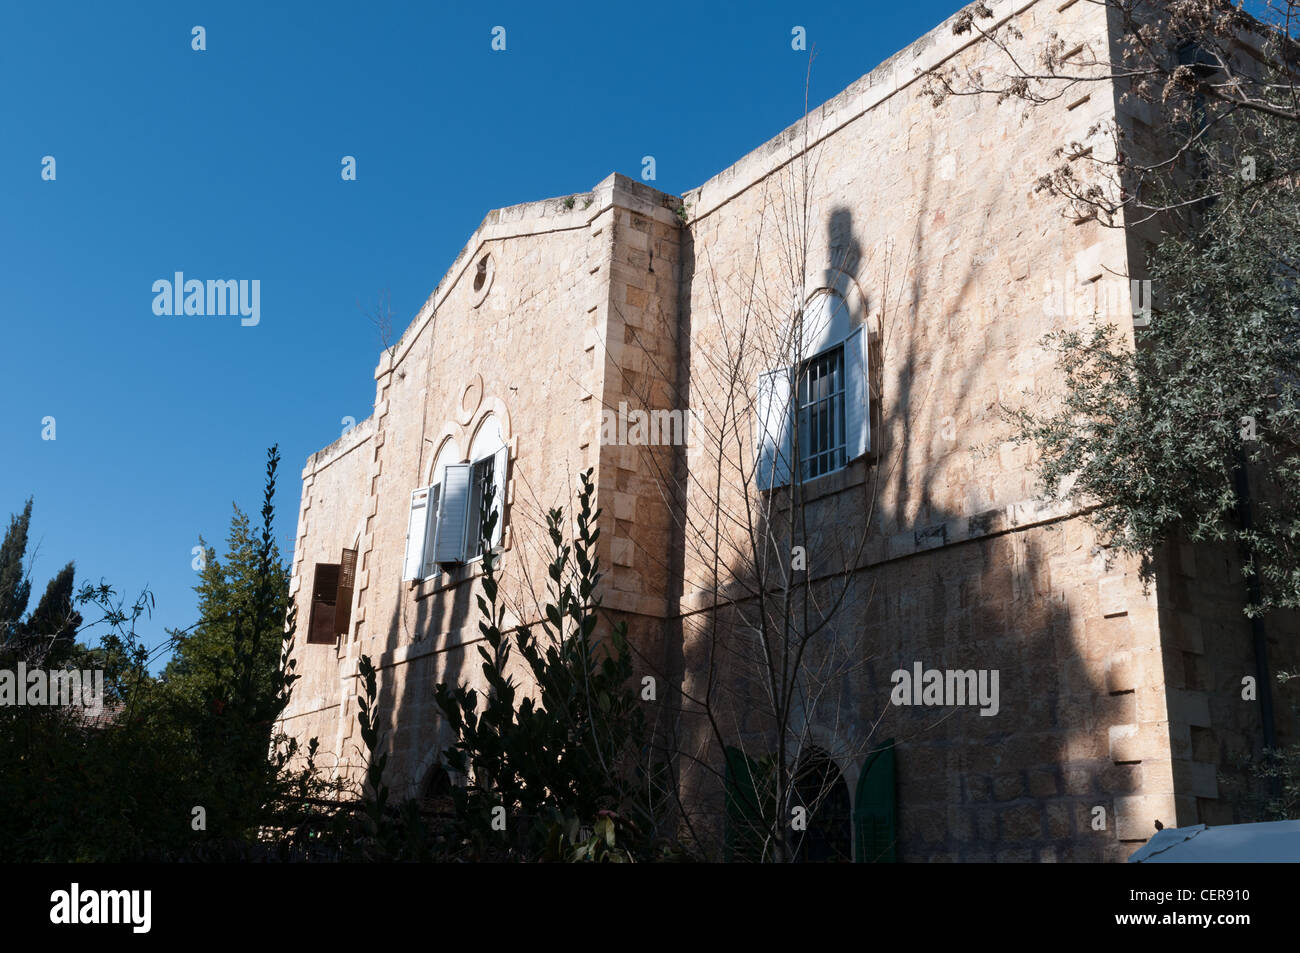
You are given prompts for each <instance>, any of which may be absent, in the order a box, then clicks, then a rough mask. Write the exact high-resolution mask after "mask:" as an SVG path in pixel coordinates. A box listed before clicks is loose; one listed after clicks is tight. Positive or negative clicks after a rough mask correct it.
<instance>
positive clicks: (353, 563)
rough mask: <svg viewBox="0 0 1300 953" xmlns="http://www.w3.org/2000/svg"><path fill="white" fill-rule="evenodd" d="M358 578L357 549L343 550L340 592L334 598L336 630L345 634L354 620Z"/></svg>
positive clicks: (340, 565)
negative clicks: (353, 606) (355, 592)
mask: <svg viewBox="0 0 1300 953" xmlns="http://www.w3.org/2000/svg"><path fill="white" fill-rule="evenodd" d="M356 580H357V551H356V550H355V549H345V550H343V557H342V559H340V560H339V585H338V593H337V595H336V596H335V598H334V620H335V621H334V631H335V632H337V633H338V634H339V635H341V636H343V637H344V639H346V638H347V635H348V625H349V623H351V622H352V590H353V588H354V587H355V586H356Z"/></svg>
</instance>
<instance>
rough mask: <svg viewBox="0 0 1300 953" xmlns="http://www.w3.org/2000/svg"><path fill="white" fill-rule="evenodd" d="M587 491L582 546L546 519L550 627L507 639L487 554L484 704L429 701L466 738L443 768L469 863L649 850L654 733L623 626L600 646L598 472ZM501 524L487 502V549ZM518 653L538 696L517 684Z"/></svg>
mask: <svg viewBox="0 0 1300 953" xmlns="http://www.w3.org/2000/svg"><path fill="white" fill-rule="evenodd" d="M581 479H582V486H581V490H580V492H579V497H578V500H579V509H578V513H577V518H576V535H575V536H574V538H573V539H571V540H570V541H566V540H565V537H564V533H563V531H562V529H561V527H562V526H563V524H564V515H563V512H562V511H561V510H559V509H553V510H551V511H550V512H549V513H548V515H547V526H548V535H549V538H550V543H551V559H550V564H549V568H548V574H549V577H550V583H549V585H548V597H547V603H546V605H545V607H544V609H543V620H542V621H541V622H540V623H538V624H537V625H536V626H518V627H515V628H513V629H511V630H509V631H506V629H505V611H506V610H505V607H504V605H503V604H502V602H501V598H500V595H501V594H500V590H499V585H498V579H497V567H496V563H497V559H498V556H497V554H496V553H494V552H491V551H490V549H489V548H488V547H487V546H486V545H485V547H484V549H485V553H484V558H483V579H482V583H483V594H482V595H481V596H480V597H479V599H478V606H479V612H480V615H481V617H482V618H481V621H480V623H479V631H480V632H481V633H482V636H483V642H482V644H480V645H479V648H478V653H479V657H480V659H481V660H482V667H481V669H482V673H483V678H484V681H485V682H486V684H487V691H486V693H485V694H484V695H483V696H482V697H480V694H479V692H478V691H476V690H475V689H472V688H468V687H467V686H465V685H463V684H462V685H459V686H457V687H451V686H449V685H446V684H439V685H438V686H436V687H435V689H434V698H435V700H436V702H437V704H438V707H439V708H440V709H441V710H442V712H443V714H444V716H445V717H446V718H447V721H448V723H449V725H450V727H451V729H452V730H453V732H454V733H455V735H456V739H457V740H456V742H455V744H454V745H453V746H452V747H451V748H449V749H448V750H447V751H446V752H445V758H446V761H447V763H448V765H449V766H450V768H451V769H452V770H453V771H455V772H456V773H457V774H459V775H460V776H461V777H462V778H463V779H464V782H465V783H464V784H463V785H460V786H457V787H454V788H453V792H452V796H453V800H454V803H455V811H456V817H457V820H458V823H459V827H460V838H461V845H462V851H463V853H464V855H465V856H469V857H474V858H494V859H533V858H537V857H545V858H550V859H561V858H563V857H566V856H567V857H568V859H588V860H596V859H601V860H614V859H633V858H636V859H644V858H647V857H649V856H651V855H652V852H653V850H654V839H655V824H654V820H655V812H654V805H653V803H652V801H651V798H650V797H649V796H648V794H647V791H649V790H651V789H652V788H653V785H652V784H650V783H649V781H650V780H651V779H650V778H649V777H648V774H649V773H650V769H651V767H652V766H651V765H650V764H648V763H647V760H648V759H647V752H648V751H649V750H650V746H649V739H648V730H647V723H646V720H645V715H644V712H643V710H642V706H641V702H640V701H639V697H638V695H637V694H636V692H635V691H634V690H633V689H632V687H631V686H630V685H629V683H630V681H631V679H632V674H633V668H632V659H631V653H630V650H629V647H628V644H627V639H626V630H625V626H624V625H623V624H622V623H620V624H618V625H615V626H614V627H613V628H612V629H611V631H610V632H609V636H608V641H607V642H606V643H604V644H599V643H598V642H597V640H596V638H595V633H596V628H597V625H598V623H599V618H598V611H599V606H600V602H599V599H598V598H597V597H596V596H595V595H594V593H595V590H596V587H597V585H598V583H599V580H600V578H601V573H600V568H599V560H598V558H597V557H596V555H595V549H596V541H597V539H598V537H599V530H598V529H596V528H595V522H596V518H597V516H598V512H593V511H592V507H591V502H592V498H593V496H594V493H595V488H594V486H593V485H592V483H591V473H590V471H588V472H586V473H583V474H582V475H581ZM484 499H485V500H491V499H492V494H491V493H490V492H489V493H485V494H484ZM496 519H497V514H496V513H495V512H490V511H488V510H487V507H486V504H485V512H484V517H483V534H484V539H485V541H486V540H490V539H491V534H492V527H493V526H494V525H495V523H496ZM535 628H536V629H538V630H540V637H538V636H537V635H536V634H535V632H534V629H535ZM515 655H517V656H518V658H519V659H520V660H521V661H522V663H523V667H524V670H525V671H526V672H527V673H528V675H529V676H531V682H532V687H534V688H535V696H534V695H533V694H525V693H523V692H521V691H520V688H519V686H518V684H517V683H516V681H515V677H514V675H513V674H512V662H513V659H514V656H515ZM515 667H516V668H517V667H518V666H515ZM501 808H504V814H503V813H502V811H501V810H498V809H501ZM503 820H504V824H505V830H501V824H502V821H503ZM494 822H495V824H494ZM588 828H590V830H588ZM616 832H617V835H616ZM593 838H594V840H593ZM602 845H603V846H602Z"/></svg>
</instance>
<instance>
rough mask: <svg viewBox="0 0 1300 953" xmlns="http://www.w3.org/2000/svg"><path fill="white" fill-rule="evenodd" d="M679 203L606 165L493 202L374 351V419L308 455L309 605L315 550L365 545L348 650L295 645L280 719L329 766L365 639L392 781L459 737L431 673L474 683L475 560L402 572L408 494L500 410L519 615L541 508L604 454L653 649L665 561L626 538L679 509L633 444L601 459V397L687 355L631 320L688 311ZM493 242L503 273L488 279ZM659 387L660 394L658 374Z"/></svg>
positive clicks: (618, 528) (610, 553)
mask: <svg viewBox="0 0 1300 953" xmlns="http://www.w3.org/2000/svg"><path fill="white" fill-rule="evenodd" d="M674 204H675V201H674V200H672V199H671V197H668V196H663V195H662V194H661V193H655V192H653V191H652V190H650V189H647V188H645V187H644V186H639V185H638V184H636V183H633V182H631V181H630V180H627V179H625V178H622V177H619V176H611V177H610V178H609V179H607V180H606V181H605V182H603V183H601V184H600V185H599V186H597V188H596V189H595V190H593V192H591V193H588V194H586V195H578V196H573V197H571V198H570V199H569V200H567V201H566V200H563V199H555V200H549V201H546V202H538V203H532V204H529V205H525V206H517V207H514V208H510V209H503V210H499V211H497V212H493V213H492V214H491V215H489V216H488V218H487V220H486V221H485V222H484V224H483V225H482V226H481V227H480V228H479V230H478V231H477V232H476V233H475V235H474V236H473V237H472V238H471V240H470V242H469V243H468V244H467V246H466V250H465V252H464V253H462V255H461V256H460V257H459V258H458V260H457V262H456V263H455V264H454V265H453V267H452V269H451V271H450V272H449V273H448V275H447V277H446V278H445V279H444V280H443V282H442V283H441V284H440V285H439V286H438V288H437V289H436V290H435V292H434V293H433V295H432V296H431V297H430V299H429V301H428V302H427V303H426V305H425V307H424V308H423V309H422V310H421V313H420V314H419V315H418V316H417V318H416V319H415V321H414V322H412V324H411V326H410V327H409V328H408V329H407V331H406V332H405V333H404V334H403V336H402V338H401V340H399V341H398V342H397V344H396V345H395V346H394V348H393V350H392V353H391V355H388V354H385V355H382V356H381V361H380V364H379V366H378V368H377V369H376V372H375V379H376V401H375V412H374V414H373V416H372V417H371V418H369V419H368V420H367V421H366V422H365V423H364V424H363V425H361V427H359V428H358V430H357V432H356V435H352V434H350V435H348V436H347V437H345V438H343V439H342V440H341V441H340V442H339V444H338V445H336V446H335V447H331V448H329V449H327V450H326V451H322V452H321V453H320V454H317V455H315V456H313V457H312V459H311V460H310V461H309V463H308V467H307V469H306V470H305V471H304V505H305V507H306V508H305V509H304V516H303V517H302V518H301V520H300V526H299V546H298V548H297V552H296V554H295V560H296V561H295V574H294V586H295V590H294V591H295V592H296V593H297V600H298V606H299V613H300V617H302V618H304V619H305V618H306V615H307V613H309V612H310V605H309V600H310V592H309V589H310V579H311V570H312V567H313V565H314V563H315V562H317V561H328V562H337V561H338V553H339V550H340V549H341V548H342V547H343V546H352V545H356V546H358V548H359V550H360V562H359V572H358V579H357V591H356V598H355V609H354V611H353V615H352V631H351V633H350V634H349V638H348V639H347V641H346V642H344V643H342V644H341V645H339V646H337V647H331V646H326V645H305V644H301V645H299V647H298V650H297V659H298V662H299V671H301V672H303V673H304V676H305V677H304V679H303V681H302V682H301V683H300V686H299V691H297V692H296V693H295V697H294V701H293V705H292V706H291V708H290V709H289V711H288V712H287V713H286V724H287V725H289V726H290V729H291V730H292V731H293V732H294V733H295V734H297V735H298V736H300V737H302V738H304V739H305V738H307V737H311V736H313V735H314V736H316V737H318V738H319V739H320V740H321V742H322V748H323V750H324V752H325V755H324V756H323V757H322V759H321V760H322V763H326V762H329V761H330V760H331V758H332V759H334V761H336V762H337V763H338V764H339V765H340V766H341V767H340V770H341V771H343V772H344V773H346V774H348V775H349V776H351V777H353V778H356V777H358V776H359V770H360V769H359V752H358V747H357V746H358V744H359V741H360V737H359V733H358V731H357V728H356V716H357V707H356V693H357V691H358V689H359V686H358V680H357V678H356V673H357V661H358V659H359V658H360V656H361V655H363V654H364V655H368V656H369V657H370V659H371V660H372V662H373V663H374V664H375V665H376V666H377V667H378V669H379V676H378V691H379V711H380V712H381V728H382V729H383V730H384V731H385V732H386V733H387V735H388V739H387V744H388V746H389V747H388V750H389V751H390V752H391V758H390V772H389V778H390V784H391V785H392V786H393V789H394V791H395V792H397V793H399V794H406V793H414V792H415V790H416V789H417V788H418V785H419V784H420V783H421V782H422V780H423V779H424V777H425V774H426V772H427V770H428V768H429V766H430V765H431V763H432V756H433V753H434V751H435V749H437V748H439V747H440V746H444V745H445V744H446V742H447V739H445V738H440V737H439V736H437V734H436V724H435V722H436V720H437V719H436V717H435V716H436V706H435V705H434V703H433V697H432V689H433V686H434V684H436V683H437V682H438V681H443V680H445V681H449V682H457V681H466V682H468V683H470V684H471V685H478V684H479V683H480V681H481V673H480V671H479V666H480V660H479V658H478V655H477V652H476V650H475V645H476V643H478V641H479V640H480V633H479V631H478V621H479V613H478V609H477V601H476V595H477V593H478V592H479V591H480V588H479V586H478V582H477V580H478V577H479V574H480V572H481V563H480V562H477V561H476V562H473V563H470V564H469V565H467V566H464V567H460V568H458V569H456V570H454V571H451V572H442V573H439V574H438V575H436V576H434V577H431V578H428V579H425V580H423V581H420V582H418V583H409V582H407V583H404V582H402V581H401V577H402V574H403V565H402V563H403V558H404V554H405V544H406V530H407V518H408V508H409V504H410V494H411V492H412V491H413V490H415V489H417V488H419V487H422V486H425V485H427V484H428V483H429V482H430V480H431V477H432V469H433V466H434V463H435V459H436V458H437V456H438V454H439V452H440V450H441V448H442V447H443V446H444V443H445V442H446V441H448V440H451V441H454V442H455V445H456V447H457V448H458V451H459V452H458V453H457V454H455V455H453V457H452V459H453V460H455V461H460V460H463V459H465V458H466V457H467V455H468V453H469V451H470V448H471V444H472V442H473V439H474V435H475V433H476V431H477V429H478V427H479V426H480V425H481V424H482V422H483V421H484V419H485V417H486V416H487V415H488V414H494V415H495V416H496V417H497V419H498V420H499V421H500V422H501V425H502V431H503V436H504V437H505V438H506V440H507V443H508V444H509V446H510V463H509V470H508V484H507V499H506V514H505V520H506V523H505V526H506V538H505V541H504V545H505V556H504V558H503V560H502V564H501V571H502V576H503V582H502V589H503V594H504V599H505V601H506V603H507V605H508V606H510V607H511V609H512V611H511V613H510V615H509V616H508V617H507V618H508V620H509V621H510V622H525V623H526V622H533V621H535V620H536V608H537V607H536V606H535V605H534V604H533V601H532V597H531V592H532V588H533V587H532V586H530V581H535V582H536V584H537V589H538V591H539V592H540V591H541V589H542V587H543V586H544V581H545V580H546V573H545V560H546V546H547V541H546V536H545V514H546V513H547V511H548V510H549V509H551V508H552V507H565V508H566V509H567V508H569V507H570V504H571V502H572V498H573V496H574V495H575V494H576V492H577V488H578V483H579V481H578V474H579V473H580V472H581V471H582V470H584V469H587V468H592V469H599V472H598V474H597V476H596V477H595V482H596V485H597V487H598V496H599V499H598V504H599V505H601V506H603V507H605V509H606V512H607V513H608V516H609V518H611V519H613V520H617V522H616V523H612V525H611V527H610V531H608V532H607V533H606V535H605V536H604V538H603V539H602V540H601V550H600V554H601V557H602V561H603V564H604V566H605V567H606V569H607V570H609V571H610V579H611V580H612V581H613V587H612V589H611V593H612V595H611V608H614V609H619V608H624V609H626V610H628V611H630V612H633V613H638V614H642V615H645V614H647V613H648V614H650V615H651V616H653V617H654V618H655V620H656V621H655V622H654V624H653V625H646V624H641V625H638V626H636V627H635V628H636V631H637V632H639V633H643V635H642V636H641V638H640V641H643V642H646V644H648V645H652V646H653V647H654V649H653V650H654V651H655V652H658V651H660V649H659V640H660V638H661V634H660V633H661V628H662V626H661V620H662V618H663V616H664V614H665V602H664V585H663V582H662V581H661V580H662V574H660V575H659V581H656V576H655V574H654V573H652V572H647V571H645V570H646V569H647V568H648V567H645V566H643V565H642V566H638V565H634V563H636V562H637V561H638V560H640V559H641V558H643V557H642V556H638V555H634V553H633V550H632V549H631V547H630V540H631V537H632V535H633V533H632V529H631V527H632V524H633V521H637V522H638V523H639V524H640V525H643V526H646V527H649V526H650V525H651V524H652V523H653V522H654V521H656V520H657V521H658V524H659V526H660V529H659V533H660V537H661V539H660V541H659V542H658V543H657V544H655V545H654V546H653V547H652V548H651V551H653V552H658V553H660V554H662V552H663V551H664V549H665V546H666V540H664V539H663V538H662V537H663V535H664V530H663V526H664V525H665V522H666V521H665V520H664V519H663V518H662V517H660V516H656V515H655V514H653V513H651V512H649V511H643V510H641V509H639V507H640V504H641V496H644V495H645V494H646V493H647V490H646V488H645V487H644V486H642V485H640V484H639V483H638V482H637V480H636V479H635V478H631V479H630V478H629V475H628V473H627V472H626V471H619V470H618V466H617V465H618V462H619V459H621V458H618V457H615V458H612V459H611V460H609V461H608V462H607V461H605V460H603V459H602V453H601V447H600V443H599V433H598V426H599V421H600V411H601V409H602V404H603V403H605V402H606V401H608V400H609V399H610V398H611V397H614V396H615V395H616V391H615V390H612V389H611V388H610V386H608V385H607V375H610V374H611V373H614V372H618V373H619V376H620V377H622V376H623V374H624V373H626V377H627V379H628V380H629V381H632V382H635V381H637V380H639V379H640V370H639V368H641V367H642V366H643V362H644V361H645V359H646V356H647V354H648V355H650V356H651V357H653V358H655V359H660V358H662V359H663V360H666V361H668V362H669V363H672V362H673V361H675V355H674V353H673V351H672V348H673V346H674V345H675V341H674V339H673V338H672V337H667V338H663V337H662V335H661V336H659V337H655V336H654V335H653V334H652V333H650V332H648V331H647V332H645V333H644V334H642V335H641V336H640V337H638V336H637V334H636V332H637V330H638V329H639V328H641V327H645V326H648V325H649V324H650V323H651V322H654V323H655V324H656V325H657V326H659V327H667V328H672V327H674V326H675V320H674V314H675V307H676V281H677V271H676V268H677V266H676V260H677V254H676V251H675V241H674V237H673V236H674V235H675V233H676V231H677V226H678V221H677V218H676V216H675V214H674V213H673V212H672V211H671V210H670V209H671V208H672V207H673V206H674ZM484 256H490V260H491V267H490V269H489V271H490V277H489V278H487V279H485V281H484V282H483V283H482V285H481V286H480V287H479V288H475V278H476V276H477V274H478V264H479V262H480V261H482V260H483V258H484ZM652 256H654V257H656V258H657V261H655V262H654V264H653V265H652V263H651V257H652ZM654 267H657V269H658V274H659V275H661V276H662V277H661V278H659V279H656V273H655V271H653V270H652V268H654ZM616 361H621V362H622V364H626V368H625V369H624V368H623V367H622V364H616V363H615V362H616ZM650 396H651V397H652V398H654V399H659V398H660V397H662V396H664V395H662V394H661V393H660V392H659V391H657V390H655V389H654V388H651V391H650ZM617 404H618V401H617V400H614V402H613V406H615V407H617ZM340 447H346V448H347V450H346V452H344V451H343V450H340V449H339V448H340ZM618 450H619V448H617V447H611V448H609V452H610V453H612V454H617V453H618ZM606 466H608V468H609V469H608V472H605V469H604V468H605V467H606ZM640 540H641V542H642V543H643V544H644V543H645V542H647V541H648V537H641V538H640ZM642 552H644V549H643V550H642ZM300 641H301V640H300Z"/></svg>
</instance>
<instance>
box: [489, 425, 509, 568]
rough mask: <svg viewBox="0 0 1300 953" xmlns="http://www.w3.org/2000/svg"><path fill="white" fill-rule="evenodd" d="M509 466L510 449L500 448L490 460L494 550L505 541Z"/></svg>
mask: <svg viewBox="0 0 1300 953" xmlns="http://www.w3.org/2000/svg"><path fill="white" fill-rule="evenodd" d="M509 464H510V448H509V447H502V448H501V449H500V450H498V451H497V452H496V456H495V457H493V459H492V482H493V484H495V486H494V487H493V493H492V509H493V510H494V511H495V512H496V514H497V523H496V526H494V527H492V548H493V549H496V548H497V547H498V546H500V545H501V540H503V539H505V529H506V467H507V466H509Z"/></svg>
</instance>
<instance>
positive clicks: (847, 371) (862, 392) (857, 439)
mask: <svg viewBox="0 0 1300 953" xmlns="http://www.w3.org/2000/svg"><path fill="white" fill-rule="evenodd" d="M870 370H871V368H870V365H869V364H868V363H867V332H866V329H865V328H863V327H859V328H858V329H857V330H856V331H854V332H853V333H852V334H850V335H849V336H848V338H846V339H845V341H844V460H845V462H846V463H847V462H848V461H849V460H855V459H857V458H858V457H860V456H862V455H863V454H864V453H866V452H867V451H868V450H870V449H871V374H870Z"/></svg>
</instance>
